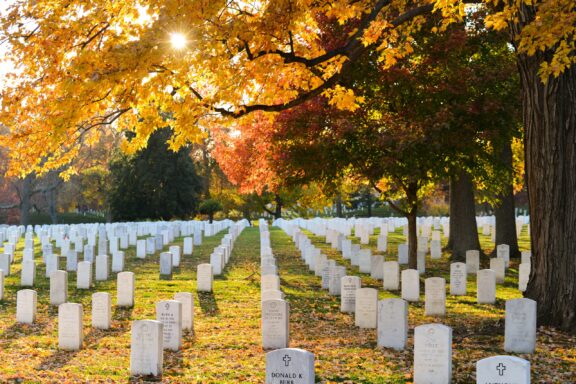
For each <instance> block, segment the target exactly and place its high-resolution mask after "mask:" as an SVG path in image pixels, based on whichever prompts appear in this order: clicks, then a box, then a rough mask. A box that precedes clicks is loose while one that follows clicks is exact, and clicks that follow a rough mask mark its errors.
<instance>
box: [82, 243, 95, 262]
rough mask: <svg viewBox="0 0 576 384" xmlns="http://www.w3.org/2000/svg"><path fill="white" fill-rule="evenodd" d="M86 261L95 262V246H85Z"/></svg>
mask: <svg viewBox="0 0 576 384" xmlns="http://www.w3.org/2000/svg"><path fill="white" fill-rule="evenodd" d="M84 261H89V262H91V263H92V262H94V246H93V245H85V246H84Z"/></svg>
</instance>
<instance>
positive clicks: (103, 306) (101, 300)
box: [92, 292, 112, 329]
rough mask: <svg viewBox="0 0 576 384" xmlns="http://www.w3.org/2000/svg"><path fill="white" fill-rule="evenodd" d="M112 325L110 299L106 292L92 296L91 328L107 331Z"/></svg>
mask: <svg viewBox="0 0 576 384" xmlns="http://www.w3.org/2000/svg"><path fill="white" fill-rule="evenodd" d="M111 323H112V299H111V298H110V294H109V293H108V292H96V293H94V294H93V295H92V327H93V328H98V329H109V328H110V324H111Z"/></svg>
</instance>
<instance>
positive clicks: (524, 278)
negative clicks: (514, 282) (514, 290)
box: [518, 263, 531, 292]
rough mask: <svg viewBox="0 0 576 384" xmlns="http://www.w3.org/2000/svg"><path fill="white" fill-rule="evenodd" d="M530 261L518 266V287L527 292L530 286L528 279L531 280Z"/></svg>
mask: <svg viewBox="0 0 576 384" xmlns="http://www.w3.org/2000/svg"><path fill="white" fill-rule="evenodd" d="M530 266H531V264H530V263H522V264H520V266H519V267H518V289H519V290H520V291H521V292H525V291H526V289H527V288H528V281H529V280H530Z"/></svg>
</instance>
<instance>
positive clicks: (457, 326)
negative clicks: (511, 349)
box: [0, 227, 576, 383]
mask: <svg viewBox="0 0 576 384" xmlns="http://www.w3.org/2000/svg"><path fill="white" fill-rule="evenodd" d="M525 232H526V231H524V234H523V237H522V241H521V248H522V249H526V247H527V246H528V242H527V238H526V233H525ZM223 235H224V232H221V233H220V234H218V235H217V236H214V237H209V238H205V239H204V242H203V244H202V246H196V247H195V248H194V254H193V256H184V257H183V258H182V263H181V266H180V267H179V268H178V269H176V270H175V273H174V277H173V280H171V281H166V280H160V279H159V264H158V254H155V255H153V256H148V257H147V258H146V260H139V259H136V257H135V249H134V247H131V248H130V249H129V250H127V252H126V266H125V270H129V271H133V272H135V273H136V305H135V307H134V308H133V309H116V308H115V307H113V321H112V328H111V329H110V330H107V331H101V330H95V329H92V328H91V327H90V308H91V305H90V301H91V295H92V293H94V292H97V291H105V292H110V293H111V294H112V297H113V304H115V296H116V274H112V275H111V277H110V279H109V281H108V282H97V283H96V287H95V288H93V289H92V290H90V291H82V290H76V277H75V273H69V301H70V302H76V303H82V304H83V305H84V332H85V333H84V334H85V339H84V342H85V344H84V348H83V349H82V350H81V351H78V352H63V351H59V350H58V348H57V347H58V335H57V329H58V327H57V322H58V313H57V308H53V307H50V306H49V304H48V302H49V281H48V279H46V278H45V277H44V267H43V266H38V268H37V282H36V286H35V289H36V290H37V291H38V318H37V322H36V324H34V325H22V324H16V323H15V318H16V315H15V311H16V292H17V290H19V289H20V287H19V283H20V262H21V258H22V247H23V242H20V243H19V244H18V248H17V253H16V262H15V263H14V264H13V265H12V275H11V276H8V277H6V278H5V291H4V300H3V301H2V302H0V359H1V361H2V362H3V363H2V368H1V369H0V382H18V383H22V382H26V383H37V382H45V383H54V382H66V383H67V382H84V383H86V382H89V383H97V382H107V383H109V382H127V381H128V380H129V366H130V325H131V322H132V321H133V320H138V319H155V303H156V302H157V301H159V300H163V299H171V298H173V296H174V293H176V292H192V293H194V296H195V320H194V326H195V332H194V333H190V334H185V336H184V344H183V348H182V350H181V351H179V352H169V351H166V352H165V353H164V375H163V378H162V381H163V382H166V383H262V382H263V381H264V372H265V365H264V362H265V356H264V352H263V351H262V348H261V346H260V345H261V341H260V337H261V336H260V286H259V285H260V284H259V281H260V276H259V254H260V253H259V248H260V247H259V232H258V228H257V227H256V228H254V227H249V228H246V229H245V230H244V232H243V233H242V235H241V236H240V237H239V238H238V239H237V241H236V243H235V248H234V251H233V253H232V256H231V259H230V262H229V264H228V266H227V267H226V269H225V270H224V273H223V275H222V276H220V277H217V278H216V279H215V281H214V292H213V294H199V295H198V294H197V293H196V266H197V265H198V264H200V263H204V262H209V258H210V253H211V252H212V250H213V249H214V247H216V246H217V245H218V244H219V243H220V239H221V238H222V236H223ZM309 235H310V236H311V234H310V233H309ZM481 239H482V244H483V247H484V248H485V251H488V250H489V249H490V248H491V246H490V245H489V242H488V239H487V237H485V236H481ZM312 240H313V241H314V243H315V244H316V245H317V246H319V247H321V248H323V252H324V253H325V254H327V255H328V256H329V257H330V258H332V259H335V260H338V262H339V263H340V264H341V265H345V266H346V267H347V268H348V271H349V272H348V273H349V274H353V275H358V276H361V278H362V285H363V286H365V287H375V288H380V287H381V282H378V281H376V280H373V279H371V278H370V276H369V275H366V274H360V273H359V272H358V269H357V268H356V267H351V266H350V263H349V261H348V260H344V259H343V258H342V255H341V253H339V252H337V251H334V250H332V249H330V248H329V246H328V245H326V244H324V241H323V239H321V238H319V237H314V236H312ZM271 241H272V249H273V252H274V254H275V256H276V258H277V260H278V267H279V274H280V277H281V287H282V289H283V290H284V292H285V293H286V299H287V300H288V301H289V302H290V307H291V315H290V335H291V347H297V348H303V349H307V350H309V351H311V352H313V353H314V354H315V355H316V375H317V378H316V379H317V381H318V382H323V383H329V382H337V383H407V382H411V380H412V359H413V356H412V347H413V338H412V334H413V332H412V330H413V327H414V326H417V325H420V324H425V323H432V322H442V323H444V324H446V325H449V326H451V327H452V328H453V332H454V333H453V340H454V343H453V377H454V382H458V383H472V382H474V379H473V378H474V372H475V363H476V361H477V360H479V359H481V358H484V357H488V356H492V355H497V354H504V351H503V344H504V340H503V332H504V301H505V300H506V299H510V298H516V297H521V295H520V292H519V291H518V289H517V262H516V261H512V265H511V268H510V269H509V273H508V275H507V279H506V282H505V284H504V285H499V286H498V290H497V299H498V300H497V303H496V305H477V304H476V297H475V295H476V286H475V285H476V283H475V279H472V278H469V281H468V292H469V296H461V297H458V298H453V297H451V296H450V295H448V296H447V313H448V315H447V317H446V318H445V319H434V318H428V317H425V316H424V314H423V312H424V303H423V295H422V296H421V302H420V303H415V304H410V315H409V316H410V317H409V322H410V328H411V331H410V335H409V345H408V348H407V349H406V350H405V351H403V352H396V351H392V350H379V349H377V348H376V331H375V330H360V329H358V328H356V327H355V326H354V318H353V316H352V315H350V314H343V313H340V311H339V308H340V301H339V298H338V297H332V296H330V295H328V292H327V291H325V290H321V289H320V278H319V277H315V276H314V274H313V273H311V272H308V269H307V267H306V265H305V264H304V262H303V261H302V260H301V259H300V257H299V255H298V254H297V250H296V248H295V246H294V243H293V242H292V241H291V239H290V238H289V237H288V236H287V235H286V234H285V233H284V232H282V231H281V230H280V229H278V228H274V227H272V228H271ZM355 241H356V240H355ZM401 242H404V237H403V236H402V235H401V229H398V232H397V233H395V234H390V235H389V254H390V255H391V257H390V258H393V259H395V257H396V256H395V255H396V249H397V245H398V244H399V243H401ZM174 244H178V245H182V239H177V240H176V242H175V243H174ZM370 246H371V247H372V248H373V253H377V252H376V235H375V236H373V237H372V238H371V243H370ZM35 251H36V253H35V254H36V259H37V260H39V259H40V258H41V250H40V247H39V245H37V246H36V250H35ZM386 256H387V255H386ZM484 262H486V261H484ZM448 275H449V262H448V255H447V254H445V255H444V256H443V258H442V259H441V260H434V261H432V260H430V259H429V258H428V259H427V271H426V274H425V276H423V278H425V277H431V276H442V277H445V278H448ZM422 292H423V283H422ZM384 297H397V295H396V294H395V293H389V292H385V291H383V290H382V289H381V288H380V298H384ZM520 356H521V357H523V358H526V359H528V360H530V362H531V364H532V378H533V382H535V383H540V382H542V383H569V382H576V376H575V375H576V374H575V373H574V372H575V371H576V368H575V367H576V337H574V336H571V335H568V334H565V333H562V332H558V331H556V330H554V329H550V328H542V327H541V328H539V332H538V344H537V350H536V353H535V354H534V355H520Z"/></svg>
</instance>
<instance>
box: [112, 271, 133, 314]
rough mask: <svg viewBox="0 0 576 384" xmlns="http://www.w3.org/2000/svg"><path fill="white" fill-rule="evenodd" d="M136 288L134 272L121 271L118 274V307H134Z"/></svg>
mask: <svg viewBox="0 0 576 384" xmlns="http://www.w3.org/2000/svg"><path fill="white" fill-rule="evenodd" d="M135 288H136V276H135V275H134V272H120V273H119V274H118V275H117V276H116V290H117V294H116V296H117V299H116V300H117V302H116V305H117V306H118V307H133V306H134V290H135Z"/></svg>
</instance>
